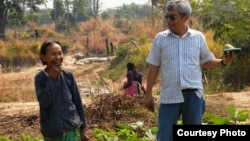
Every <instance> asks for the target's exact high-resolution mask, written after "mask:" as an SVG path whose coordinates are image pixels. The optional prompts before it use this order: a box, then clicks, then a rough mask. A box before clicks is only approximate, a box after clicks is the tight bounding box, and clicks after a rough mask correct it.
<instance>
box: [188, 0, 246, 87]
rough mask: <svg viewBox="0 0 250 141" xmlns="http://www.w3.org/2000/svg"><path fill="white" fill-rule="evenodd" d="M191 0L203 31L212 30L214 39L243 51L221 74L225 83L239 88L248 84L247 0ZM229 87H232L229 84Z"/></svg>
mask: <svg viewBox="0 0 250 141" xmlns="http://www.w3.org/2000/svg"><path fill="white" fill-rule="evenodd" d="M194 1H195V0H192V4H193V5H194V6H193V7H194V8H193V11H194V12H193V13H194V16H197V17H198V18H199V20H200V21H201V23H202V25H203V28H204V30H205V31H206V30H213V31H214V33H215V34H214V40H215V41H217V42H219V43H221V44H226V43H229V44H232V45H234V46H235V47H239V48H241V49H242V51H241V52H240V53H239V54H238V55H237V58H236V60H235V61H234V62H233V65H231V67H227V69H226V72H225V73H224V75H225V77H224V82H225V83H226V84H230V85H232V86H233V88H234V90H240V89H242V88H243V87H244V86H245V85H250V76H249V74H250V66H249V64H250V59H249V53H250V46H249V45H250V40H249V38H250V30H249V29H250V24H249V22H250V3H249V0H233V1H232V0H231V1H229V0H205V1H204V0H203V1H199V2H198V3H195V2H194ZM231 88H232V87H231Z"/></svg>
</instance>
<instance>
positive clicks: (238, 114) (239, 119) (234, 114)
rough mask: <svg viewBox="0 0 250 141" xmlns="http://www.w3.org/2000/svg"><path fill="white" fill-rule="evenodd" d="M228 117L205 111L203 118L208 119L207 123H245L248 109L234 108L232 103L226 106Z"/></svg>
mask: <svg viewBox="0 0 250 141" xmlns="http://www.w3.org/2000/svg"><path fill="white" fill-rule="evenodd" d="M226 109H227V111H228V113H229V115H230V116H229V117H224V116H220V115H214V114H211V113H205V114H204V118H206V119H208V124H219V125H220V124H229V125H237V124H246V121H247V119H249V113H250V112H249V110H236V109H235V108H234V107H233V106H232V105H228V106H227V107H226Z"/></svg>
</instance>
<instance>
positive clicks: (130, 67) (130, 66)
mask: <svg viewBox="0 0 250 141" xmlns="http://www.w3.org/2000/svg"><path fill="white" fill-rule="evenodd" d="M134 69H135V64H134V63H132V62H128V63H127V70H128V71H133V70H134Z"/></svg>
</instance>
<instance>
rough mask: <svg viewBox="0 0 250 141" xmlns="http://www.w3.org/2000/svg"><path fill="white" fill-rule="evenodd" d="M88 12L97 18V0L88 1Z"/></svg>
mask: <svg viewBox="0 0 250 141" xmlns="http://www.w3.org/2000/svg"><path fill="white" fill-rule="evenodd" d="M88 12H89V14H90V15H91V16H92V17H94V18H97V16H98V12H99V0H88Z"/></svg>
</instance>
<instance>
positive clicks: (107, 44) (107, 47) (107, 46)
mask: <svg viewBox="0 0 250 141" xmlns="http://www.w3.org/2000/svg"><path fill="white" fill-rule="evenodd" d="M106 49H107V55H109V43H108V38H106Z"/></svg>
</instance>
